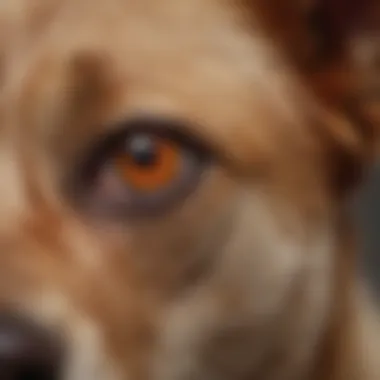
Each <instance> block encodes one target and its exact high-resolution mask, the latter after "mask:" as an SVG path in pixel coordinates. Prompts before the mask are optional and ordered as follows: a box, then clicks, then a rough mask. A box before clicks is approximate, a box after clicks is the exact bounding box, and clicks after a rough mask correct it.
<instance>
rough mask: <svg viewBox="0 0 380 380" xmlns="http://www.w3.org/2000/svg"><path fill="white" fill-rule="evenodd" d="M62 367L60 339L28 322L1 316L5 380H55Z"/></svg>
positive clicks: (0, 359) (0, 368) (0, 372)
mask: <svg viewBox="0 0 380 380" xmlns="http://www.w3.org/2000/svg"><path fill="white" fill-rule="evenodd" d="M61 363H62V350H61V347H60V344H59V342H58V339H57V338H55V337H53V336H52V335H51V334H50V333H49V332H48V331H45V330H44V329H43V328H41V327H39V326H37V325H35V324H33V323H31V322H30V321H28V320H24V319H22V318H19V317H14V316H10V315H4V314H0V379H1V380H55V379H58V378H59V377H60V374H59V372H60V365H61Z"/></svg>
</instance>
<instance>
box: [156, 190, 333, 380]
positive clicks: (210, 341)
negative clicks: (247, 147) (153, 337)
mask: <svg viewBox="0 0 380 380" xmlns="http://www.w3.org/2000/svg"><path fill="white" fill-rule="evenodd" d="M236 195H237V196H236V201H235V204H234V207H235V209H234V214H233V221H234V223H233V225H232V226H231V229H232V230H231V231H230V233H229V240H228V241H227V242H226V244H225V245H224V247H223V249H222V250H221V251H220V252H219V254H218V261H217V262H216V263H215V267H214V270H213V272H212V273H211V274H210V275H209V276H208V278H206V279H205V280H204V281H203V282H202V283H200V284H198V285H197V286H196V287H194V288H192V289H191V290H190V291H189V292H188V293H187V295H186V296H184V297H182V298H181V299H180V300H177V301H174V302H173V303H172V304H171V306H170V307H168V308H166V309H165V310H164V311H163V312H162V314H161V315H160V318H159V329H158V330H159V336H158V345H157V347H156V350H155V355H154V357H153V363H152V368H153V372H154V374H155V375H154V378H155V379H159V380H161V379H165V380H172V379H176V378H179V377H183V376H185V375H187V374H189V373H191V374H192V375H194V377H197V378H199V379H207V378H220V379H223V378H225V377H226V376H227V377H228V374H230V375H231V374H236V373H242V374H244V373H245V371H247V370H248V368H250V369H252V366H253V367H255V365H257V366H259V363H260V362H261V361H262V360H263V358H264V357H265V356H266V355H268V354H269V346H271V349H272V348H273V347H277V345H278V346H279V347H281V341H282V340H283V339H284V340H285V339H286V340H291V339H290V338H291V337H292V334H293V333H296V334H297V338H296V342H295V347H294V352H292V353H289V355H292V354H294V355H297V354H300V351H302V350H305V345H306V343H305V342H306V340H305V337H307V339H312V340H313V339H315V337H316V335H317V333H318V332H319V328H320V321H321V320H323V318H324V315H325V312H326V310H325V307H324V306H323V305H325V304H326V298H327V297H328V286H329V281H330V278H329V270H328V268H329V267H330V259H331V256H330V251H331V249H332V246H333V242H332V241H330V237H329V236H328V233H327V231H328V227H327V221H326V225H321V228H320V229H319V230H318V232H315V234H314V235H313V236H312V237H309V240H308V241H307V242H308V244H306V243H302V241H303V242H306V240H305V236H306V235H307V232H306V230H307V228H306V229H305V230H303V226H302V224H304V223H305V221H303V222H302V221H301V220H298V221H297V218H296V217H295V215H296V212H295V213H294V214H295V215H287V216H286V218H288V219H287V220H288V221H292V222H293V223H299V232H298V233H295V234H289V233H288V231H286V230H285V229H283V228H282V225H281V224H279V223H278V222H277V218H276V215H277V213H278V210H276V212H275V211H273V210H272V205H271V202H270V196H269V197H268V195H265V194H261V193H260V192H257V193H256V192H254V193H252V192H247V191H245V190H244V191H241V192H239V193H238V194H236ZM268 198H269V199H268ZM294 218H295V219H294ZM306 223H307V222H306ZM316 289H317V290H316ZM295 312H297V313H298V315H299V316H300V318H299V319H297V326H294V325H293V322H294V320H295V318H294V313H295ZM279 315H281V319H280V322H279V318H278V317H279ZM292 315H293V317H292ZM299 330H302V331H301V332H300V331H299ZM288 334H289V335H290V336H288ZM309 347H310V345H309ZM306 351H307V350H306ZM247 352H249V353H250V355H249V357H247V355H245V354H246V353H247ZM296 352H297V353H296ZM302 354H305V355H307V353H302ZM217 363H219V365H217ZM220 363H223V364H222V365H220ZM221 368H223V371H222V372H220V371H221Z"/></svg>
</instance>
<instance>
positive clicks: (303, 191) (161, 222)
mask: <svg viewBox="0 0 380 380" xmlns="http://www.w3.org/2000/svg"><path fill="white" fill-rule="evenodd" d="M32 3H33V4H32ZM280 4H282V5H281V7H280V8H278V6H279V5H280ZM310 4H313V2H307V1H305V2H301V1H297V0H294V1H291V2H288V5H285V2H283V3H281V1H277V2H276V1H274V0H273V1H260V0H257V1H256V0H251V1H243V0H159V1H157V0H131V1H128V0H107V1H103V0H92V1H86V0H38V1H33V2H31V1H27V0H17V1H16V0H3V1H2V2H1V4H0V26H1V27H2V28H3V29H4V33H2V38H1V39H0V47H1V51H2V54H1V56H0V58H1V65H0V70H1V71H0V76H1V86H2V87H1V90H2V91H1V110H2V112H1V120H2V123H1V125H0V134H1V145H0V159H1V161H0V176H1V177H2V178H3V181H2V186H1V189H0V210H1V213H0V245H1V247H2V250H1V252H2V254H1V255H0V299H1V301H2V302H3V305H4V308H10V307H11V308H15V309H17V310H19V311H21V312H22V313H24V314H25V315H27V316H29V317H30V318H34V319H35V320H36V321H38V322H39V323H41V324H44V325H47V326H49V327H51V328H54V329H56V330H57V331H59V332H60V333H61V334H62V335H63V336H64V337H65V342H66V344H67V345H68V347H69V348H70V353H71V354H70V355H69V359H68V362H67V366H66V370H65V379H64V380H79V379H81V380H93V379H95V380H97V379H99V380H119V379H120V380H187V379H197V380H256V379H257V380H287V379H289V380H297V379H299V380H343V379H344V380H350V379H352V380H376V379H379V378H380V364H379V363H380V362H379V361H378V357H377V352H379V351H378V350H380V332H379V331H380V330H379V328H378V326H377V325H378V321H377V315H376V314H375V311H374V312H373V313H372V311H371V310H373V309H372V305H371V302H370V301H368V302H367V298H365V297H364V296H363V294H362V293H361V292H362V291H361V285H360V280H359V279H358V275H357V273H356V268H357V265H356V260H357V259H356V256H355V254H354V249H353V245H354V244H353V243H352V242H351V237H352V233H351V231H350V229H349V226H348V225H347V223H346V222H347V220H346V217H345V215H344V213H343V208H344V199H345V195H346V193H347V190H349V188H351V186H353V185H354V184H355V182H357V181H358V179H360V172H361V170H362V168H363V167H366V165H368V164H369V162H370V160H372V158H373V157H372V151H374V150H375V148H374V145H375V144H374V143H375V142H376V136H377V128H378V125H379V123H378V122H379V120H380V118H379V116H378V112H377V111H376V109H377V108H378V107H377V104H378V103H377V98H376V97H371V98H370V102H368V99H369V98H368V97H367V96H366V97H364V96H363V95H362V92H360V91H361V90H360V91H359V89H360V86H359V85H364V83H371V84H373V83H375V81H376V80H378V71H377V70H375V69H373V70H372V71H371V73H372V74H371V76H370V80H368V78H366V82H364V77H363V76H362V75H361V72H366V73H367V74H368V73H369V72H370V71H369V70H367V68H368V64H369V63H368V62H369V61H368V60H365V59H363V60H361V61H360V64H359V63H358V62H357V61H356V59H357V57H359V58H362V57H363V54H362V53H358V54H356V55H355V54H354V51H353V49H352V46H354V45H355V44H354V42H355V41H369V39H368V38H365V39H364V37H362V38H363V40H359V39H355V40H354V37H352V36H351V35H350V36H349V37H346V34H344V36H345V37H344V40H343V37H342V41H341V42H342V45H339V48H338V47H337V50H336V51H334V54H332V55H328V56H327V55H326V56H325V55H324V54H325V52H324V51H323V49H322V50H320V46H319V45H318V44H317V42H316V41H317V36H316V35H314V34H313V33H311V32H310V30H308V29H307V26H308V23H307V21H306V19H305V17H306V16H305V15H307V12H308V10H309V7H310ZM283 31H286V33H283ZM309 33H310V34H309ZM371 33H376V32H375V31H371ZM5 35H6V38H3V37H4V36H5ZM342 35H343V34H342ZM347 36H348V34H347ZM355 37H356V34H355ZM318 41H319V40H318ZM353 41H354V42H353ZM371 41H372V42H373V41H375V39H371ZM319 42H320V41H319ZM319 42H318V43H319ZM351 42H352V44H351ZM314 44H315V45H314ZM317 45H318V46H317ZM375 45H376V46H375ZM357 46H358V45H355V49H356V47H357ZM360 46H363V45H362V44H361V45H360ZM368 46H369V47H368V48H369V49H376V48H377V44H374V43H371V44H370V45H368ZM356 51H358V50H355V52H356ZM366 51H367V52H368V51H369V50H368V49H367V50H366ZM371 51H372V50H371ZM371 62H372V61H371ZM368 75H369V74H368ZM367 90H368V88H367V87H366V88H365V91H367ZM371 91H372V90H371ZM366 93H367V92H366ZM368 93H369V90H368ZM373 93H374V92H371V94H373ZM346 97H347V98H349V99H350V101H351V103H350V105H351V106H350V108H349V111H348V110H347V108H345V106H344V105H345V98H346ZM376 107H377V108H376ZM139 112H150V113H152V114H154V115H156V116H157V117H161V116H169V117H176V118H178V119H180V120H184V122H185V124H186V125H190V126H191V128H192V132H193V133H195V134H196V135H198V136H199V137H200V138H201V139H204V140H205V141H206V142H207V143H208V144H209V145H210V146H212V147H213V149H214V150H215V152H217V154H218V157H219V160H218V161H217V162H216V163H215V164H214V165H213V166H212V167H211V168H210V169H209V170H208V172H207V173H206V175H205V176H204V179H203V180H202V181H201V183H200V185H199V187H198V189H197V191H195V192H194V193H193V194H191V195H190V196H189V197H188V198H187V201H186V202H184V203H183V204H180V205H179V206H178V207H177V208H176V209H175V210H173V211H171V212H169V213H166V214H165V215H163V216H162V217H160V218H152V219H148V220H146V221H145V222H144V223H135V222H130V223H120V222H110V221H104V220H102V219H101V218H98V217H90V216H88V215H87V214H85V213H83V212H82V211H81V210H80V209H77V207H76V206H73V204H72V202H71V200H70V196H69V195H67V193H66V192H65V191H64V188H63V187H64V186H63V182H64V180H65V178H66V177H67V176H68V175H69V174H70V173H71V172H72V171H73V170H75V168H76V166H77V165H78V163H79V158H80V157H81V154H82V153H83V152H84V151H85V150H86V149H87V148H88V147H89V145H90V144H91V142H92V141H93V139H94V137H96V136H99V134H100V133H104V132H106V130H107V128H109V127H108V126H111V125H113V122H114V121H117V120H120V119H123V118H127V117H128V116H130V115H134V114H136V113H137V114H138V113H139Z"/></svg>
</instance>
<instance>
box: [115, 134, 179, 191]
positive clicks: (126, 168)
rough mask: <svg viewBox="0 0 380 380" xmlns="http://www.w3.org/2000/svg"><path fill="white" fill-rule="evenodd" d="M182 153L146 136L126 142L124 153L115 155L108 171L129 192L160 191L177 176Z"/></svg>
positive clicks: (158, 139) (137, 136)
mask: <svg viewBox="0 0 380 380" xmlns="http://www.w3.org/2000/svg"><path fill="white" fill-rule="evenodd" d="M182 156H183V152H182V150H181V147H180V146H179V145H178V144H176V143H175V142H173V141H171V140H168V139H163V138H159V137H157V136H153V135H149V134H144V133H142V134H135V135H132V136H130V138H128V139H126V141H125V146H124V149H121V150H120V151H119V152H115V157H114V158H113V159H112V167H113V168H114V169H115V173H116V175H117V176H118V177H119V178H120V179H121V180H122V181H123V182H124V183H125V184H126V185H127V186H128V187H130V188H131V189H132V190H134V191H138V192H140V193H150V192H156V191H160V190H161V189H164V188H166V187H168V186H170V184H171V183H172V182H173V181H175V179H176V177H178V176H179V175H180V171H181V161H182V158H183V157H182Z"/></svg>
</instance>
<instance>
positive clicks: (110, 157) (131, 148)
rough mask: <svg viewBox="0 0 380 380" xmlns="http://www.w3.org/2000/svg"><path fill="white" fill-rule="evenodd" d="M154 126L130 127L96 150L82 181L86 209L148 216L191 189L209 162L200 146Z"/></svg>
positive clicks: (165, 125) (104, 140)
mask: <svg viewBox="0 0 380 380" xmlns="http://www.w3.org/2000/svg"><path fill="white" fill-rule="evenodd" d="M156 124H157V123H156V122H152V121H150V122H147V121H145V122H144V123H141V122H134V123H133V124H132V128H131V126H129V127H128V128H125V129H124V131H123V130H122V131H121V132H117V133H116V134H115V135H111V136H107V137H106V138H105V139H103V140H102V141H101V142H100V143H98V144H96V147H95V149H94V150H93V151H92V152H91V154H90V157H89V160H88V162H87V164H86V165H85V167H84V170H83V171H82V173H81V179H80V181H81V185H82V186H81V187H82V191H81V194H82V197H81V198H82V201H83V202H84V203H85V204H86V205H87V206H88V207H90V208H91V209H92V210H95V211H98V212H99V211H100V212H101V213H106V214H110V215H111V216H124V217H130V216H143V215H151V214H152V213H157V212H164V211H165V210H166V209H168V208H170V206H172V205H174V204H175V203H176V202H178V201H180V200H183V199H185V198H186V197H187V196H188V195H189V194H190V193H191V191H192V190H194V189H195V187H196V185H197V184H198V182H199V180H200V178H201V174H202V173H203V172H204V170H205V168H206V164H207V161H208V154H207V153H206V149H205V148H204V145H203V144H201V143H200V142H197V140H196V139H194V138H190V137H189V136H187V135H186V134H182V133H178V132H177V131H176V130H175V129H174V128H170V127H171V125H169V123H166V124H164V123H162V122H161V123H160V125H159V126H158V125H156ZM83 202H82V203H83Z"/></svg>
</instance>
